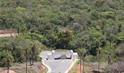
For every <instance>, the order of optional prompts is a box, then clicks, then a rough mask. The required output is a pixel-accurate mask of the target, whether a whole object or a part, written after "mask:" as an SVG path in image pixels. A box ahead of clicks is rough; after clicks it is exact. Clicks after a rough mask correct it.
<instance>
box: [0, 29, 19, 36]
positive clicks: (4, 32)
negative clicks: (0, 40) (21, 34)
mask: <svg viewBox="0 0 124 73" xmlns="http://www.w3.org/2000/svg"><path fill="white" fill-rule="evenodd" d="M15 36H18V33H17V31H16V30H15V29H5V30H0V37H15Z"/></svg>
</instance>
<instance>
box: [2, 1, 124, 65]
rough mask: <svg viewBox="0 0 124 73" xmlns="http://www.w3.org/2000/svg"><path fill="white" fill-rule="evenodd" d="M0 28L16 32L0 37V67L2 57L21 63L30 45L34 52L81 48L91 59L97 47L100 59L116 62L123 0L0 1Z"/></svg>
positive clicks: (123, 28)
mask: <svg viewBox="0 0 124 73" xmlns="http://www.w3.org/2000/svg"><path fill="white" fill-rule="evenodd" d="M0 29H16V30H17V31H18V33H19V36H18V37H16V38H0V66H3V65H6V61H7V60H6V58H9V61H10V62H24V61H25V49H28V53H29V54H30V50H31V48H32V47H34V46H35V49H36V53H35V54H38V53H39V52H40V51H41V50H44V49H47V50H52V49H73V50H74V51H77V50H78V49H83V50H85V51H86V52H85V54H86V55H87V56H86V57H88V58H90V59H91V60H93V59H94V58H95V56H97V53H98V50H100V56H101V61H106V59H107V56H108V55H111V56H112V60H113V61H116V60H118V58H119V56H120V55H122V54H121V53H123V52H124V0H0ZM39 50H40V51H39ZM81 52H82V53H83V52H84V51H81ZM93 61H94V60H93ZM3 62H5V63H3Z"/></svg>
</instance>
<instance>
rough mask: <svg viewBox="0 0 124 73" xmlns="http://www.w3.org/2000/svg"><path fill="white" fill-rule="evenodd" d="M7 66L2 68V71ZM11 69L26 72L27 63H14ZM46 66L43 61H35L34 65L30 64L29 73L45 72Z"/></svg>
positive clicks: (18, 72) (20, 72)
mask: <svg viewBox="0 0 124 73" xmlns="http://www.w3.org/2000/svg"><path fill="white" fill-rule="evenodd" d="M6 69H7V68H0V73H1V72H2V71H4V70H6ZM10 70H13V71H15V72H16V73H26V66H25V64H14V65H13V66H12V67H10ZM45 71H46V67H45V66H44V65H43V64H41V63H35V64H34V65H33V66H29V65H28V73H45Z"/></svg>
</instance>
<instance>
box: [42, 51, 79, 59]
mask: <svg viewBox="0 0 124 73" xmlns="http://www.w3.org/2000/svg"><path fill="white" fill-rule="evenodd" d="M40 57H42V59H43V60H44V59H45V60H59V59H77V58H78V54H77V53H75V52H73V51H72V50H66V51H58V50H52V51H44V52H42V53H41V54H40Z"/></svg>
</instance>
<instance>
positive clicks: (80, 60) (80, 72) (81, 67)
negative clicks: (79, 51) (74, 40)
mask: <svg viewBox="0 0 124 73" xmlns="http://www.w3.org/2000/svg"><path fill="white" fill-rule="evenodd" d="M80 73H82V67H81V58H80Z"/></svg>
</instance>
